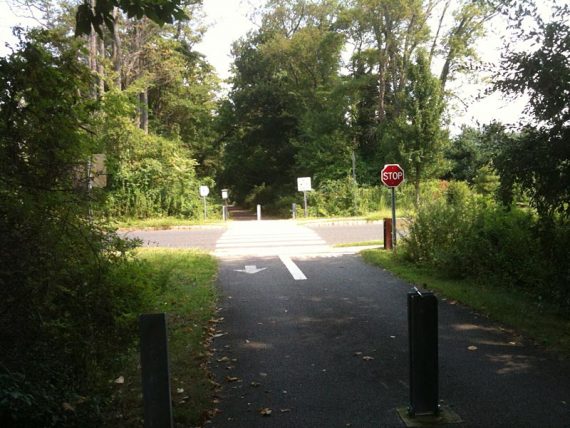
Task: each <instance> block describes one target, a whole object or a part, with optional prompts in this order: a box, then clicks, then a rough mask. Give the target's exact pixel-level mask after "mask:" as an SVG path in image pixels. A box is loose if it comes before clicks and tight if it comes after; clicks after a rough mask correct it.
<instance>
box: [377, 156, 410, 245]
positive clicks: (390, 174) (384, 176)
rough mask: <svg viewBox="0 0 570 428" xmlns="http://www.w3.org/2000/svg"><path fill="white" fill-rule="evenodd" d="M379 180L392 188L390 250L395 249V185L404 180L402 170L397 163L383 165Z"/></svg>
mask: <svg viewBox="0 0 570 428" xmlns="http://www.w3.org/2000/svg"><path fill="white" fill-rule="evenodd" d="M380 181H382V184H384V185H385V186H387V187H389V188H390V189H391V190H392V250H393V251H395V250H396V187H398V186H399V185H400V184H402V182H403V181H404V170H403V169H402V167H401V166H400V165H398V164H388V165H384V168H382V171H380Z"/></svg>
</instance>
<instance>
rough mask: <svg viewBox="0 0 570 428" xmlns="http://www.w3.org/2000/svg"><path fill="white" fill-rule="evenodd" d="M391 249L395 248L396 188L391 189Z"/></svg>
mask: <svg viewBox="0 0 570 428" xmlns="http://www.w3.org/2000/svg"><path fill="white" fill-rule="evenodd" d="M392 248H396V188H395V187H392Z"/></svg>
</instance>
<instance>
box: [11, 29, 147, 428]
mask: <svg viewBox="0 0 570 428" xmlns="http://www.w3.org/2000/svg"><path fill="white" fill-rule="evenodd" d="M73 43H75V42H70V41H66V40H60V39H58V38H53V37H51V36H50V35H48V34H46V33H45V32H39V33H36V34H35V36H34V37H33V38H32V39H31V40H29V41H27V42H25V43H23V44H22V47H21V49H20V50H19V51H17V52H14V53H13V54H11V55H10V56H9V57H6V58H0V106H2V108H0V200H2V204H0V349H1V350H2V352H1V354H0V425H1V426H3V427H51V426H58V427H61V426H81V427H89V426H100V424H99V413H100V409H101V406H103V405H104V404H105V400H106V399H107V397H108V395H109V394H108V393H107V392H108V388H109V385H110V384H109V381H110V380H112V379H113V376H114V375H115V373H116V372H115V369H116V367H117V365H118V364H119V363H120V360H121V358H122V356H123V355H124V353H125V351H126V350H127V349H128V348H129V347H131V346H132V345H133V340H134V339H135V338H136V322H135V317H136V314H138V313H139V312H140V311H141V310H144V308H145V305H146V301H147V299H146V286H145V284H146V282H145V281H146V280H145V278H146V275H144V267H143V266H142V265H138V264H136V263H135V262H134V261H133V260H131V259H130V258H129V251H130V250H131V249H132V247H133V245H132V243H128V242H125V241H123V240H121V239H119V238H118V237H117V236H116V235H115V234H113V233H112V232H111V231H110V230H108V229H107V228H106V227H104V226H103V225H99V224H97V223H96V222H95V221H94V220H93V218H92V216H91V214H90V213H91V212H92V210H93V209H96V208H97V205H98V202H97V200H96V196H97V195H96V194H94V193H91V192H88V191H87V186H86V183H84V182H82V181H81V180H79V179H78V174H77V173H78V171H79V170H80V166H81V165H82V164H85V163H86V160H87V159H88V158H89V157H90V156H91V154H93V153H99V152H100V149H101V147H100V146H98V144H97V141H96V139H95V138H94V135H95V134H96V132H94V129H95V128H96V126H95V122H94V119H93V116H94V114H93V113H94V112H95V111H96V110H97V107H98V105H97V102H96V101H94V100H92V99H91V98H90V97H88V96H86V94H89V93H90V89H91V88H92V84H91V83H92V82H91V80H90V73H89V70H88V69H87V68H86V67H85V66H83V65H82V64H80V63H79V61H78V59H77V58H78V57H79V55H78V50H77V46H73V45H72V44H73ZM24 94H25V95H24ZM83 175H85V174H83Z"/></svg>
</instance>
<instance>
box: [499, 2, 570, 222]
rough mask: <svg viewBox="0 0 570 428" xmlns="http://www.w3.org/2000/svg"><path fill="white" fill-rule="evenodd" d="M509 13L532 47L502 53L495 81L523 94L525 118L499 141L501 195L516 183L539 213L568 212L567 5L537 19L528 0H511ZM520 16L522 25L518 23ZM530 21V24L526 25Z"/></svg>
mask: <svg viewBox="0 0 570 428" xmlns="http://www.w3.org/2000/svg"><path fill="white" fill-rule="evenodd" d="M515 6H517V7H516V8H515V9H514V10H515V11H516V13H514V14H512V9H509V10H507V11H506V12H507V13H510V14H512V15H511V18H513V28H515V29H516V34H515V37H516V38H517V39H518V40H526V41H527V42H532V49H525V50H514V51H513V50H509V51H507V52H506V53H505V55H504V56H503V61H502V69H501V72H500V73H499V75H498V76H496V78H497V80H496V87H497V88H498V89H500V90H502V91H504V92H505V93H506V94H511V95H521V94H526V95H528V96H529V103H528V106H527V108H526V113H527V114H528V119H527V120H526V121H525V122H524V123H521V124H520V125H521V136H520V138H518V139H516V140H514V141H512V142H511V144H507V145H505V146H504V147H502V151H501V152H500V154H499V156H498V157H497V159H496V160H495V165H496V167H497V169H498V170H499V172H500V176H501V188H502V195H503V197H504V199H505V200H506V201H507V202H508V201H509V200H510V199H512V195H513V188H514V186H516V185H518V186H521V187H522V189H524V190H525V191H526V192H528V193H529V195H530V196H531V198H532V202H533V204H534V205H535V207H536V208H537V210H538V212H539V213H540V215H541V216H542V217H543V218H552V217H553V216H554V214H556V213H558V214H559V215H561V216H562V217H563V218H565V219H568V217H569V216H570V143H569V142H570V108H569V103H568V99H569V98H568V97H569V94H570V61H569V57H568V52H570V25H569V24H568V23H569V22H570V7H569V6H568V5H564V6H555V7H554V9H553V15H552V18H551V19H542V18H541V16H540V14H539V13H538V11H537V10H536V7H535V6H534V4H533V3H529V2H524V1H521V2H517V3H516V4H515ZM522 22H525V23H526V25H524V26H523V25H521V23H522ZM531 24H532V25H531Z"/></svg>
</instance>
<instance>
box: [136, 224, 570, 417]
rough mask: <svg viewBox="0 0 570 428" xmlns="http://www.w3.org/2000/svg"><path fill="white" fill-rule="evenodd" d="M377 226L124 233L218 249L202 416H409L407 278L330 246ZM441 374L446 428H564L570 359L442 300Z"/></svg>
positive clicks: (370, 236) (364, 237)
mask: <svg viewBox="0 0 570 428" xmlns="http://www.w3.org/2000/svg"><path fill="white" fill-rule="evenodd" d="M381 232H382V224H381V223H372V224H336V225H330V224H314V223H313V224H310V225H307V226H297V225H296V223H294V222H287V221H281V222H271V221H262V222H255V221H252V222H241V223H240V222H232V223H230V224H229V225H228V226H227V227H226V226H222V227H208V228H192V229H172V230H168V231H144V232H143V231H135V232H129V233H128V236H131V237H139V238H141V239H143V241H144V242H145V243H146V245H151V246H164V247H178V248H180V247H186V248H187V247H193V248H202V249H205V250H209V251H212V252H213V253H214V254H216V255H217V256H218V258H219V278H218V288H219V293H220V301H219V306H220V307H219V311H218V315H217V317H218V321H219V322H218V323H217V324H216V326H217V329H218V332H217V334H216V337H215V339H214V348H215V349H214V355H213V357H212V359H211V367H210V368H211V370H212V373H213V375H214V377H215V379H216V381H217V382H218V383H219V384H220V390H219V392H218V399H217V400H216V404H215V406H216V407H217V408H218V409H219V413H218V414H217V416H216V417H215V418H214V419H213V420H212V421H211V423H210V424H209V425H208V426H212V427H217V428H229V427H232V428H241V427H244V428H245V427H273V428H275V427H300V428H304V427H348V426H350V427H364V428H365V427H402V426H405V425H404V423H403V422H402V421H401V420H400V418H399V416H398V414H397V412H396V409H397V408H401V407H406V406H407V405H408V402H409V384H408V379H409V368H408V367H409V361H408V338H407V337H408V336H407V308H406V297H407V293H408V292H409V291H410V290H411V285H410V284H407V283H405V282H403V281H400V280H398V279H397V278H395V277H393V276H392V275H391V274H390V273H388V272H386V271H384V270H383V269H379V268H376V267H372V266H369V265H367V264H365V263H363V262H362V260H361V259H360V258H359V256H358V255H355V254H354V252H355V251H357V249H338V248H336V249H335V248H332V247H331V245H332V244H337V243H347V242H356V241H368V240H375V239H381V237H379V236H378V235H379V234H380V233H381ZM299 273H301V275H302V276H299ZM300 278H301V279H300ZM439 370H440V379H439V380H440V399H441V404H442V405H445V406H448V407H449V408H450V409H452V410H453V411H454V412H456V413H457V414H458V415H459V416H460V417H461V419H462V421H463V422H462V423H460V424H459V425H449V426H452V427H453V426H461V427H517V428H518V427H540V428H542V427H554V428H557V427H566V428H569V427H570V410H569V403H570V363H569V362H568V361H564V360H561V359H560V358H557V357H556V356H554V355H551V354H548V353H547V352H545V351H544V350H542V349H540V348H538V347H536V346H534V345H533V344H532V343H529V342H528V341H526V340H525V339H523V338H522V337H519V336H518V335H516V334H515V333H514V332H512V331H510V330H508V329H507V328H505V327H504V326H501V325H499V324H496V323H493V322H491V321H489V320H487V319H485V318H484V317H482V316H480V315H478V314H476V313H474V312H472V311H471V310H469V309H468V308H466V307H463V306H461V305H458V304H456V303H455V302H449V301H446V300H445V299H442V298H440V299H439ZM269 412H270V415H268V416H264V415H263V414H262V413H265V414H267V413H269Z"/></svg>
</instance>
